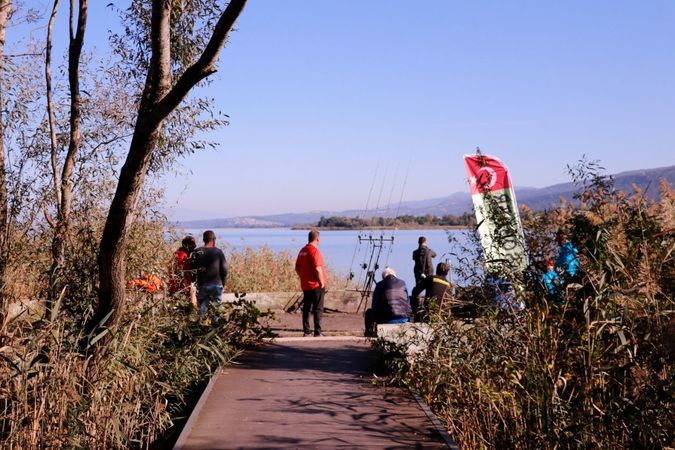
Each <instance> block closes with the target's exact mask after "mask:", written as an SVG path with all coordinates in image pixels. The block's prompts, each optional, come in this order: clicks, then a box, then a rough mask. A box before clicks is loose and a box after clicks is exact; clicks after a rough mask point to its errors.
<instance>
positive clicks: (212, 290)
mask: <svg viewBox="0 0 675 450" xmlns="http://www.w3.org/2000/svg"><path fill="white" fill-rule="evenodd" d="M192 270H193V271H194V273H195V275H196V280H197V303H198V304H199V315H200V316H202V317H204V316H205V315H206V312H207V311H208V309H209V304H210V303H211V302H216V303H220V302H221V301H222V299H223V287H224V286H225V281H226V280H227V261H226V260H225V254H224V253H223V251H222V250H221V249H219V248H218V247H216V234H215V233H214V232H213V231H211V230H208V231H205V232H204V246H203V247H200V248H198V249H196V250H195V251H193V252H192Z"/></svg>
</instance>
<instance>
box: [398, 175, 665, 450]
mask: <svg viewBox="0 0 675 450" xmlns="http://www.w3.org/2000/svg"><path fill="white" fill-rule="evenodd" d="M594 181H595V182H597V183H596V184H594V183H590V184H589V185H588V186H587V189H586V190H585V191H584V192H583V193H582V195H581V199H582V200H583V203H582V204H581V205H580V206H578V207H573V206H570V205H564V206H563V207H562V208H560V209H558V210H555V211H550V212H548V213H545V214H534V213H531V212H527V211H526V212H525V213H524V216H523V222H524V226H525V228H526V234H527V236H526V238H527V240H528V247H529V248H530V249H531V250H532V252H533V254H535V255H539V257H543V256H546V255H547V254H551V252H554V251H555V247H554V244H552V242H554V233H555V231H556V229H557V228H558V227H560V226H565V227H567V228H568V229H569V230H570V232H571V234H572V235H573V236H574V239H575V241H576V243H577V245H578V246H579V248H580V250H581V251H582V252H581V261H582V267H583V269H584V271H585V274H584V278H583V286H582V287H581V288H579V289H570V290H568V291H567V293H566V302H565V304H564V305H563V306H554V305H549V304H548V303H547V302H546V300H545V299H544V298H542V296H540V295H538V294H536V291H535V290H534V289H527V290H526V291H525V293H524V294H523V295H524V296H525V300H526V302H527V304H528V308H527V310H526V311H525V312H524V313H521V314H517V315H513V314H508V313H503V312H502V313H497V312H496V311H492V312H488V313H486V314H484V315H482V316H481V317H480V318H478V319H476V320H475V321H474V322H472V323H471V324H470V325H466V324H464V323H462V322H460V321H457V320H455V319H453V318H452V317H447V316H446V317H439V318H437V320H436V322H435V323H434V324H433V325H434V327H435V329H436V340H435V341H434V343H433V344H432V345H431V346H430V348H429V349H428V353H427V354H425V355H424V356H423V359H421V360H419V361H418V362H417V363H415V364H412V365H408V364H407V363H406V362H405V361H402V360H399V362H398V366H396V367H397V368H398V371H397V372H396V373H395V374H394V378H395V379H397V380H399V381H402V382H404V383H406V384H409V385H412V386H414V387H416V388H417V389H419V390H420V391H421V392H422V393H423V395H424V397H425V399H426V400H427V401H428V402H429V403H430V404H431V405H432V406H433V408H434V409H435V411H436V413H437V414H438V415H439V416H440V417H441V418H442V419H443V420H444V421H445V423H446V424H447V426H448V429H449V431H450V434H451V435H452V436H453V437H454V438H455V439H456V440H457V441H458V442H459V443H460V445H461V446H462V448H486V449H491V448H532V449H540V448H551V449H553V448H662V447H668V446H673V443H674V440H675V344H673V342H674V339H675V300H674V296H673V294H674V290H675V282H674V280H675V264H674V263H675V232H674V228H673V221H674V220H675V219H674V218H675V195H674V192H673V189H672V188H671V187H670V186H667V185H665V184H663V185H662V186H661V197H660V199H659V200H658V201H656V202H651V201H649V200H647V199H646V198H645V197H644V196H643V195H641V193H640V192H634V193H631V194H628V195H626V194H623V193H616V192H613V191H611V189H608V186H606V185H603V184H602V183H599V182H600V181H602V180H598V179H596V180H594ZM478 295H480V294H478ZM477 303H481V301H477Z"/></svg>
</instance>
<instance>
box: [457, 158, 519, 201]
mask: <svg viewBox="0 0 675 450" xmlns="http://www.w3.org/2000/svg"><path fill="white" fill-rule="evenodd" d="M464 164H465V165H466V173H467V175H468V176H469V188H470V189H471V195H475V194H483V193H485V192H491V191H501V190H503V189H508V188H510V187H511V177H510V176H509V171H508V169H507V168H506V165H504V163H503V162H501V161H500V160H499V159H497V158H495V157H494V156H490V155H466V156H464Z"/></svg>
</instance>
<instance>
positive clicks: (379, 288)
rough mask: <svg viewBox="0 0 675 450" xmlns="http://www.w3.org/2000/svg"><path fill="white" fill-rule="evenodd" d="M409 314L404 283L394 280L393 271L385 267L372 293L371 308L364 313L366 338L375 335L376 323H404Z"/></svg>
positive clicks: (408, 301)
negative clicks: (380, 279)
mask: <svg viewBox="0 0 675 450" xmlns="http://www.w3.org/2000/svg"><path fill="white" fill-rule="evenodd" d="M411 314H412V309H411V308H410V298H409V297H408V288H407V287H406V285H405V281H403V280H401V279H399V278H396V272H394V269H392V268H390V267H387V268H386V269H384V270H383V271H382V281H380V282H379V283H377V285H376V286H375V291H373V303H372V307H371V308H370V309H369V310H367V311H366V317H365V321H366V324H365V325H366V336H374V335H376V334H377V333H376V329H375V327H376V325H377V324H378V323H406V322H408V321H409V320H410V316H411Z"/></svg>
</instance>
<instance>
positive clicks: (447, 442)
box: [409, 388, 459, 450]
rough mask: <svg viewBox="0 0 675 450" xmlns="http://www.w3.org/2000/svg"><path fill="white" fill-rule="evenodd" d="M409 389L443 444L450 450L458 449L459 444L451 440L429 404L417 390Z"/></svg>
mask: <svg viewBox="0 0 675 450" xmlns="http://www.w3.org/2000/svg"><path fill="white" fill-rule="evenodd" d="M409 390H410V394H411V395H412V396H413V398H414V399H415V401H416V402H417V404H418V405H419V406H420V408H422V411H424V414H426V415H427V417H428V418H429V420H430V421H431V423H432V424H433V425H434V428H436V431H437V432H438V434H440V435H441V437H442V438H443V440H444V441H445V445H447V446H448V448H450V449H452V450H459V445H457V444H456V443H455V441H453V440H452V438H451V437H450V435H449V434H448V431H447V430H446V429H445V427H444V426H443V424H442V423H441V421H440V420H438V417H436V414H434V412H433V411H432V410H431V408H429V405H427V402H425V401H424V399H423V398H422V396H421V395H420V394H419V392H417V390H415V389H413V388H409Z"/></svg>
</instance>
